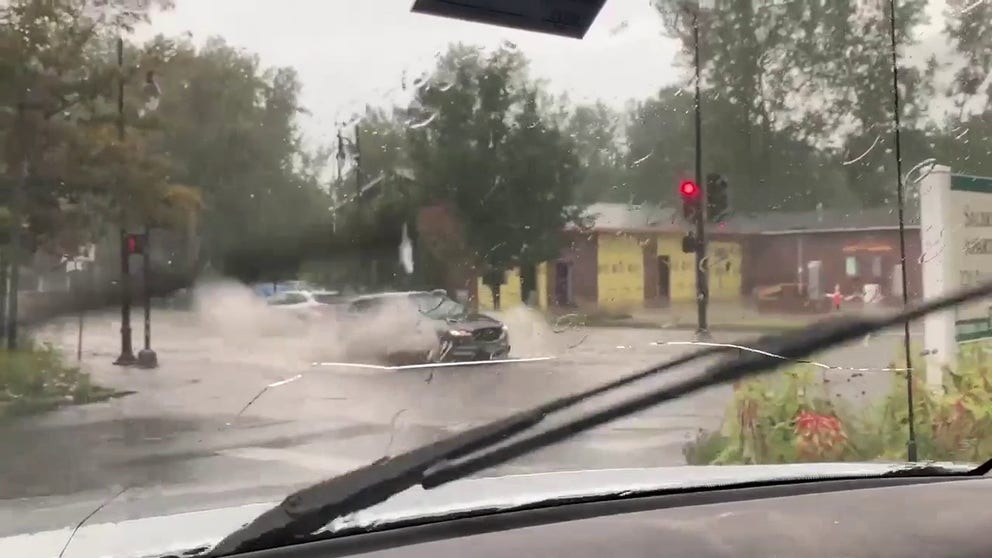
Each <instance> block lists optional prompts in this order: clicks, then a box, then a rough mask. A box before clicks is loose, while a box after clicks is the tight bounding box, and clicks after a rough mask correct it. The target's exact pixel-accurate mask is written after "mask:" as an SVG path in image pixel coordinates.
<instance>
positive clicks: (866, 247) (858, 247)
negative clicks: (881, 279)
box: [843, 243, 893, 254]
mask: <svg viewBox="0 0 992 558" xmlns="http://www.w3.org/2000/svg"><path fill="white" fill-rule="evenodd" d="M892 250H893V248H892V246H889V245H888V244H869V243H861V244H849V245H847V246H845V247H844V248H843V251H844V253H846V254H849V253H851V252H891V251H892Z"/></svg>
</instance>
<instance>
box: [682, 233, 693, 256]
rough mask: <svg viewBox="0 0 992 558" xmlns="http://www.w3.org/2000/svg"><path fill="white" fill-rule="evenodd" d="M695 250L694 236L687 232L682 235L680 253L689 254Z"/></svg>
mask: <svg viewBox="0 0 992 558" xmlns="http://www.w3.org/2000/svg"><path fill="white" fill-rule="evenodd" d="M695 251H696V237H695V236H693V235H692V233H689V234H687V235H685V236H683V237H682V253H684V254H691V253H693V252H695Z"/></svg>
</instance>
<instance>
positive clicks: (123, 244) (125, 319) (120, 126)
mask: <svg viewBox="0 0 992 558" xmlns="http://www.w3.org/2000/svg"><path fill="white" fill-rule="evenodd" d="M117 69H118V74H119V75H118V82H117V139H118V140H119V141H120V142H121V143H122V144H123V143H124V140H125V138H126V129H125V122H124V85H125V78H124V38H123V37H122V36H120V35H118V37H117ZM142 91H143V93H144V95H145V97H146V101H145V108H146V109H148V110H156V109H157V108H158V104H159V100H160V98H161V89H160V88H159V86H158V83H157V82H156V80H155V73H154V72H148V73H147V74H146V75H145V84H144V86H143V88H142ZM120 210H121V226H120V235H119V236H120V259H121V354H120V356H118V357H117V360H115V361H114V364H117V365H120V366H131V365H133V364H137V365H138V366H140V367H141V368H155V367H156V366H158V355H157V354H156V353H155V351H153V350H152V348H151V286H150V285H149V282H150V281H149V278H150V276H151V266H150V258H149V250H148V239H149V233H150V231H149V226H148V223H147V221H146V222H145V226H144V234H143V237H144V238H143V240H142V243H143V244H144V248H145V249H144V250H143V254H142V277H143V283H144V296H143V299H144V314H145V315H144V318H145V320H144V334H145V335H144V337H145V338H144V347H143V348H142V349H141V351H139V353H138V356H137V357H135V356H134V348H133V345H132V340H131V266H130V263H131V254H132V250H130V249H129V248H130V244H129V242H130V240H129V239H133V237H132V236H131V235H129V234H128V232H127V201H126V200H123V199H122V200H121V208H120Z"/></svg>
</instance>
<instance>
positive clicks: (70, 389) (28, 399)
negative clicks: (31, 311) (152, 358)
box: [0, 341, 120, 417]
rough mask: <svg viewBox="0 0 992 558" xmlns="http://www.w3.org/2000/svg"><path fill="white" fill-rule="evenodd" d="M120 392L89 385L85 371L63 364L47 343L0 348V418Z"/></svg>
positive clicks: (89, 380) (96, 398)
mask: <svg viewBox="0 0 992 558" xmlns="http://www.w3.org/2000/svg"><path fill="white" fill-rule="evenodd" d="M115 395H120V394H119V393H117V392H114V391H113V390H109V389H106V388H102V387H100V386H97V385H95V384H93V382H92V381H91V379H90V376H89V374H86V373H85V372H82V371H80V370H79V368H78V367H76V366H70V365H67V364H65V362H64V361H63V359H62V355H61V354H60V353H59V352H58V350H56V349H55V348H54V347H53V346H52V345H50V344H41V345H36V344H34V343H33V342H31V341H26V342H24V343H23V344H22V346H21V348H19V349H18V350H16V351H7V350H3V349H0V417H2V416H5V415H19V414H24V413H29V412H35V411H40V410H47V409H53V408H56V407H59V406H62V405H67V404H79V403H89V402H92V401H99V400H103V399H107V398H108V397H113V396H115Z"/></svg>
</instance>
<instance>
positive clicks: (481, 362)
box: [311, 356, 557, 370]
mask: <svg viewBox="0 0 992 558" xmlns="http://www.w3.org/2000/svg"><path fill="white" fill-rule="evenodd" d="M555 358H557V357H553V356H542V357H529V358H503V359H498V360H472V361H467V362H438V363H429V364H407V365H404V366H384V365H381V364H364V363H360V362H314V363H312V364H311V366H314V367H316V366H330V367H341V368H364V369H366V370H424V369H431V368H454V367H461V366H485V365H492V364H514V363H520V362H542V361H546V360H554V359H555Z"/></svg>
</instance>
